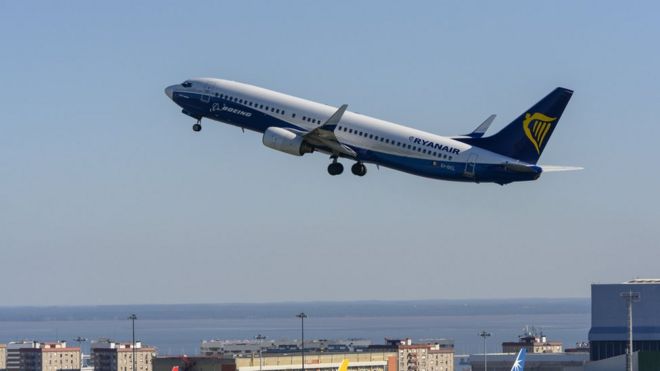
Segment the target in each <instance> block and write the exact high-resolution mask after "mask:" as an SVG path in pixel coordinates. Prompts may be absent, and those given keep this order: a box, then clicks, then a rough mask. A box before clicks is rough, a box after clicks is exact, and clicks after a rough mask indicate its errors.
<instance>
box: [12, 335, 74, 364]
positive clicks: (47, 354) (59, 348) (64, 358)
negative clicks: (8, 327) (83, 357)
mask: <svg viewBox="0 0 660 371" xmlns="http://www.w3.org/2000/svg"><path fill="white" fill-rule="evenodd" d="M19 365H20V366H19V367H20V370H21V371H68V370H80V348H78V347H68V346H67V344H66V342H64V341H57V342H46V343H41V342H38V343H35V346H34V347H24V348H20V349H19Z"/></svg>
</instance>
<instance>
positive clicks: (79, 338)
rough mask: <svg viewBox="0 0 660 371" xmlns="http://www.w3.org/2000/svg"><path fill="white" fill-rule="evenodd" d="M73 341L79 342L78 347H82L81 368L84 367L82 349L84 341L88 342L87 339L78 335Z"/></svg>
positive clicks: (81, 352) (81, 351)
mask: <svg viewBox="0 0 660 371" xmlns="http://www.w3.org/2000/svg"><path fill="white" fill-rule="evenodd" d="M73 341H75V342H77V343H78V348H80V368H82V367H83V350H82V343H84V342H86V341H87V339H85V338H84V337H80V336H78V337H77V338H75V339H74V340H73Z"/></svg>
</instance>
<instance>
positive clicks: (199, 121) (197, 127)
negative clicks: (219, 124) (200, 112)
mask: <svg viewBox="0 0 660 371" xmlns="http://www.w3.org/2000/svg"><path fill="white" fill-rule="evenodd" d="M201 122H202V120H201V119H199V120H197V123H196V124H195V125H193V131H195V132H197V131H202V124H201Z"/></svg>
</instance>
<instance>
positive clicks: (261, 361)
mask: <svg viewBox="0 0 660 371" xmlns="http://www.w3.org/2000/svg"><path fill="white" fill-rule="evenodd" d="M254 338H255V339H257V340H259V371H262V369H263V358H264V354H263V350H264V349H263V341H264V339H266V337H265V336H263V335H261V334H259V335H257V336H255V337H254Z"/></svg>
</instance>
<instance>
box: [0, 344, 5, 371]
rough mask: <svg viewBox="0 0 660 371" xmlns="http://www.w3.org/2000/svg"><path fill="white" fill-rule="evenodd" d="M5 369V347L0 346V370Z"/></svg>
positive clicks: (3, 345)
mask: <svg viewBox="0 0 660 371" xmlns="http://www.w3.org/2000/svg"><path fill="white" fill-rule="evenodd" d="M5 369H7V345H6V344H0V370H5Z"/></svg>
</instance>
